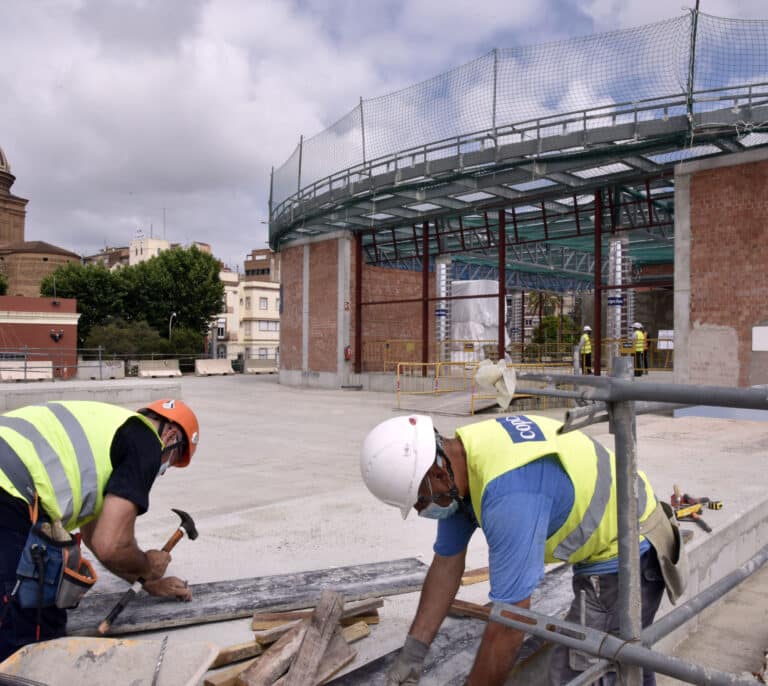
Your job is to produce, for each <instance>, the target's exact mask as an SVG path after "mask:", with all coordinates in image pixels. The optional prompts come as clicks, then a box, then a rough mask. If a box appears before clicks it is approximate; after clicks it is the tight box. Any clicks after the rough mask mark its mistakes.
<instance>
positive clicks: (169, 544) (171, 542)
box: [162, 529, 184, 553]
mask: <svg viewBox="0 0 768 686" xmlns="http://www.w3.org/2000/svg"><path fill="white" fill-rule="evenodd" d="M183 537H184V532H183V531H182V530H181V529H176V531H174V532H173V535H172V536H171V537H170V538H169V539H168V540H167V541H166V542H165V545H164V546H163V548H162V549H163V551H164V552H166V553H170V552H171V550H173V548H174V546H175V545H176V544H177V543H178V542H179V541H180V540H181V539H182V538H183Z"/></svg>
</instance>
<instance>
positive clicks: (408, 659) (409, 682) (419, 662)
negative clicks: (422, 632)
mask: <svg viewBox="0 0 768 686" xmlns="http://www.w3.org/2000/svg"><path fill="white" fill-rule="evenodd" d="M428 650H429V646H428V645H427V644H426V643H422V642H421V641H420V640H419V639H417V638H414V637H413V636H408V637H407V638H406V639H405V645H404V646H403V648H402V650H401V651H400V653H399V655H398V656H397V658H396V659H395V662H394V664H393V665H392V666H391V667H390V668H389V671H388V672H387V681H386V686H416V684H418V683H419V679H421V670H422V669H423V668H424V658H425V657H426V656H427V651H428Z"/></svg>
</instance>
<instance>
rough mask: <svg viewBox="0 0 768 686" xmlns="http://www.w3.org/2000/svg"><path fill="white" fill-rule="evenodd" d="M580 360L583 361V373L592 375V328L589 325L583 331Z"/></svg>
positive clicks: (579, 348) (580, 343) (580, 341)
mask: <svg viewBox="0 0 768 686" xmlns="http://www.w3.org/2000/svg"><path fill="white" fill-rule="evenodd" d="M578 352H579V358H580V359H581V373H582V374H591V373H592V327H591V326H590V325H589V324H587V325H586V326H585V327H584V328H583V329H582V330H581V338H580V339H579V347H578Z"/></svg>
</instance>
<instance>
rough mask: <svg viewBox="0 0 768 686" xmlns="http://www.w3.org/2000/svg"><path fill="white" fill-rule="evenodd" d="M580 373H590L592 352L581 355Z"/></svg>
mask: <svg viewBox="0 0 768 686" xmlns="http://www.w3.org/2000/svg"><path fill="white" fill-rule="evenodd" d="M581 373H582V374H591V373H592V353H584V354H583V355H582V356H581Z"/></svg>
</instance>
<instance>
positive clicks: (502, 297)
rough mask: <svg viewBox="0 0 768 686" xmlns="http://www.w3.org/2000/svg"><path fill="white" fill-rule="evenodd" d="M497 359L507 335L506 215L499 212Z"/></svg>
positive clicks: (500, 355) (503, 211)
mask: <svg viewBox="0 0 768 686" xmlns="http://www.w3.org/2000/svg"><path fill="white" fill-rule="evenodd" d="M498 252H499V331H498V336H499V340H498V352H499V359H500V360H503V359H504V353H505V350H504V344H505V342H506V333H507V321H506V320H507V214H506V210H504V209H501V210H499V248H498Z"/></svg>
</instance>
